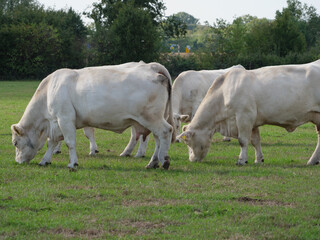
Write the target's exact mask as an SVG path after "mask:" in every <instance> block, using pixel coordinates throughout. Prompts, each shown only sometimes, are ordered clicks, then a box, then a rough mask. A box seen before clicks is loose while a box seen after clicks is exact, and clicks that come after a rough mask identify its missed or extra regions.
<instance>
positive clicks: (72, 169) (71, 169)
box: [68, 167, 77, 172]
mask: <svg viewBox="0 0 320 240" xmlns="http://www.w3.org/2000/svg"><path fill="white" fill-rule="evenodd" d="M68 169H69V172H76V171H77V169H76V168H72V167H68Z"/></svg>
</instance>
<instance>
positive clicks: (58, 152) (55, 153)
mask: <svg viewBox="0 0 320 240" xmlns="http://www.w3.org/2000/svg"><path fill="white" fill-rule="evenodd" d="M60 153H61V151H56V152H54V153H53V154H54V155H57V154H60Z"/></svg>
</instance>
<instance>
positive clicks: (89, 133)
mask: <svg viewBox="0 0 320 240" xmlns="http://www.w3.org/2000/svg"><path fill="white" fill-rule="evenodd" d="M83 132H84V134H85V135H86V137H87V138H88V139H89V142H90V153H89V155H90V156H94V155H96V153H98V152H99V151H98V146H97V143H96V140H95V139H94V128H92V127H85V128H83Z"/></svg>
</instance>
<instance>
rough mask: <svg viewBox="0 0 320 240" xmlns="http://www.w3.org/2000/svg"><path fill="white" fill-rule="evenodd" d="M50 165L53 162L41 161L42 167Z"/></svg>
mask: <svg viewBox="0 0 320 240" xmlns="http://www.w3.org/2000/svg"><path fill="white" fill-rule="evenodd" d="M48 165H51V162H45V163H39V166H40V167H45V166H48Z"/></svg>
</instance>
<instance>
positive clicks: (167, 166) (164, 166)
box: [162, 161, 170, 170]
mask: <svg viewBox="0 0 320 240" xmlns="http://www.w3.org/2000/svg"><path fill="white" fill-rule="evenodd" d="M169 166H170V162H169V161H165V162H164V164H163V165H162V167H163V169H165V170H168V169H169Z"/></svg>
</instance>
